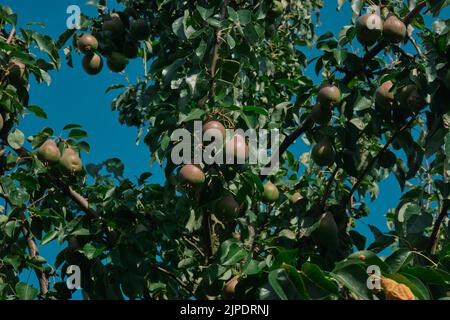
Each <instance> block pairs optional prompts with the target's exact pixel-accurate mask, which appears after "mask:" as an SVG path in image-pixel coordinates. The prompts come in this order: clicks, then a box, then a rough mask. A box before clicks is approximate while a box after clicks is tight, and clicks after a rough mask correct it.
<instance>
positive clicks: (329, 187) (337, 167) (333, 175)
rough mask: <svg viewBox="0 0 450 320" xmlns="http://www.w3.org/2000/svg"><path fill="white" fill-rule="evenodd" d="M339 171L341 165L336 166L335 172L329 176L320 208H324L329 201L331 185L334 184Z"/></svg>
mask: <svg viewBox="0 0 450 320" xmlns="http://www.w3.org/2000/svg"><path fill="white" fill-rule="evenodd" d="M338 171H339V166H336V168H334V170H333V172H332V173H331V176H330V177H329V178H328V181H327V185H326V186H325V191H324V193H323V197H322V200H321V201H320V208H321V209H324V208H325V205H326V203H327V199H328V197H329V196H330V194H331V186H332V185H333V182H334V179H335V178H336V175H337V173H338Z"/></svg>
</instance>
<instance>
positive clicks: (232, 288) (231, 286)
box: [223, 275, 239, 296]
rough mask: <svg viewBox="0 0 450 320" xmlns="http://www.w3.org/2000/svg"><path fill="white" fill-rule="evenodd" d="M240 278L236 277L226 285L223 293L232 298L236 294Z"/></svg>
mask: <svg viewBox="0 0 450 320" xmlns="http://www.w3.org/2000/svg"><path fill="white" fill-rule="evenodd" d="M238 281H239V276H238V275H237V276H234V277H233V278H231V279H230V280H228V281H227V283H226V284H225V286H224V288H223V291H224V293H225V294H227V295H229V296H232V295H234V293H235V292H236V285H237V284H238Z"/></svg>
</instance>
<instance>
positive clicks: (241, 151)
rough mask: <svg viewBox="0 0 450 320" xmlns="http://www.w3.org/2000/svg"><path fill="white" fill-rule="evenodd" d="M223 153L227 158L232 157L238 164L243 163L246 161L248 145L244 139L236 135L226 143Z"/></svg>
mask: <svg viewBox="0 0 450 320" xmlns="http://www.w3.org/2000/svg"><path fill="white" fill-rule="evenodd" d="M225 152H226V154H227V157H233V158H234V159H235V160H237V161H238V162H245V160H247V159H248V154H249V150H248V145H247V142H246V141H245V138H244V137H243V136H242V135H240V134H236V135H234V137H233V138H231V139H230V140H229V141H227V142H226V145H225Z"/></svg>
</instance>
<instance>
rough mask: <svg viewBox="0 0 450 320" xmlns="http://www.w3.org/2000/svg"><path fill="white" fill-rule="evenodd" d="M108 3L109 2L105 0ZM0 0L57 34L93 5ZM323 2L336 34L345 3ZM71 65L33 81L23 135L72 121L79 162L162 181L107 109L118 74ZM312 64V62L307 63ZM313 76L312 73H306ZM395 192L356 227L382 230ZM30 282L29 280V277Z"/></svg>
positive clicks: (326, 27) (326, 25) (393, 185)
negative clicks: (78, 130) (74, 11)
mask: <svg viewBox="0 0 450 320" xmlns="http://www.w3.org/2000/svg"><path fill="white" fill-rule="evenodd" d="M110 2H111V3H113V1H110ZM2 3H3V4H5V5H8V6H10V7H12V8H13V10H14V11H15V12H16V13H18V15H19V25H20V26H21V27H24V25H25V23H27V22H43V23H45V24H46V27H45V29H42V28H41V27H38V26H33V27H32V28H33V29H35V30H40V31H41V32H43V33H46V34H49V35H50V36H52V37H54V38H56V37H58V35H59V34H60V33H61V32H62V31H64V29H65V25H66V19H67V17H68V15H67V14H66V9H67V7H68V6H69V5H72V4H78V5H79V6H80V7H81V9H82V12H83V13H85V14H87V15H91V16H92V15H95V14H96V9H95V8H94V7H92V6H87V5H85V1H74V0H69V1H67V0H39V1H36V0H4V1H2ZM325 3H326V6H325V8H324V9H323V10H322V12H321V25H320V26H319V28H318V29H317V32H318V34H322V33H324V32H326V31H331V32H333V33H334V34H335V35H337V32H338V31H339V30H340V28H341V27H342V26H343V25H346V24H350V23H351V21H350V18H351V12H350V8H349V6H348V4H346V5H345V6H344V7H343V8H342V10H341V11H340V12H339V13H337V12H336V1H331V0H326V1H325ZM306 53H307V55H308V57H310V58H311V57H314V56H315V55H316V54H317V52H316V51H315V50H311V51H309V52H306ZM73 58H74V66H75V68H74V69H71V68H69V67H68V66H67V65H66V64H65V63H63V65H62V68H61V70H60V71H58V72H52V73H51V76H52V84H51V85H50V86H49V87H48V86H46V85H45V84H42V85H36V84H35V83H33V84H32V88H31V97H30V104H35V105H39V106H41V107H43V108H44V109H45V110H46V112H47V115H48V120H42V119H37V118H36V117H34V116H32V115H30V116H27V117H26V118H25V119H24V120H23V121H22V125H21V130H22V131H24V133H25V135H26V136H28V135H32V134H35V133H37V132H39V131H40V130H41V129H42V128H43V127H44V126H49V127H52V128H53V129H55V132H56V133H58V132H59V131H60V130H61V129H62V127H63V126H64V125H66V124H68V123H77V124H80V125H82V126H83V128H84V129H85V130H86V131H87V132H88V133H89V137H88V142H89V143H90V145H91V153H90V154H84V155H83V161H84V163H85V164H87V163H99V162H101V161H103V160H105V159H108V158H112V157H118V158H120V159H122V160H123V162H124V163H125V175H126V176H127V177H130V178H133V177H135V176H138V175H139V174H140V173H142V172H144V171H149V170H150V171H151V172H152V173H153V177H152V178H151V180H152V181H155V182H161V181H162V179H163V175H162V173H161V170H160V169H159V168H158V167H157V166H154V167H153V168H151V167H150V164H149V159H150V157H149V151H148V148H147V147H146V146H145V145H143V144H141V145H139V146H136V144H135V139H136V137H137V130H136V129H135V128H128V127H126V126H122V125H120V124H119V122H118V114H117V113H114V112H112V111H111V106H110V103H111V100H112V99H113V98H114V97H115V94H116V93H117V92H114V91H113V92H112V93H109V94H105V89H106V88H108V87H109V86H110V85H112V84H116V83H125V79H124V76H123V75H118V74H113V73H111V72H110V71H109V70H107V68H104V69H103V71H102V72H101V74H100V75H98V76H95V77H92V76H89V75H87V74H86V73H84V72H83V70H82V67H81V61H80V60H81V57H80V56H77V55H76V54H75V55H74V56H73ZM311 69H313V67H311ZM126 71H127V75H128V78H129V79H130V81H132V82H134V81H135V79H136V77H137V76H139V75H140V74H142V73H143V69H142V63H141V62H140V61H138V60H135V61H132V62H131V63H130V65H129V66H128V68H127V70H126ZM308 74H309V75H310V76H312V77H314V79H315V81H317V82H319V81H320V79H317V77H315V75H314V73H313V72H309V73H308ZM301 144H302V143H301V140H300V139H299V140H298V142H297V144H296V145H295V146H294V147H293V149H292V151H293V152H294V153H295V154H299V153H300V152H304V150H305V149H304V147H302V146H301ZM399 196H400V190H399V188H398V184H397V182H396V180H395V178H394V177H393V176H392V177H390V178H389V179H387V180H385V181H384V182H382V183H381V184H380V198H379V199H378V200H377V201H375V202H374V203H370V204H369V206H370V208H371V215H370V216H369V217H368V218H365V219H362V220H361V221H360V222H358V228H359V230H360V231H362V232H363V233H364V234H366V235H368V236H369V238H370V235H369V234H368V228H367V227H366V224H369V223H370V224H374V225H376V226H378V227H379V228H380V229H382V230H387V227H386V225H385V218H384V214H385V213H386V212H387V210H388V209H389V208H392V207H395V206H396V204H397V202H398V199H399ZM41 252H42V255H43V256H45V257H47V258H48V260H49V261H50V262H51V261H53V259H52V257H53V256H54V255H55V247H54V246H47V247H44V248H42V249H41ZM33 283H34V281H33Z"/></svg>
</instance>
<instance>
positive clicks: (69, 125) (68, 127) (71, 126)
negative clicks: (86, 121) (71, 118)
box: [63, 123, 81, 131]
mask: <svg viewBox="0 0 450 320" xmlns="http://www.w3.org/2000/svg"><path fill="white" fill-rule="evenodd" d="M75 128H81V126H80V125H79V124H73V123H71V124H67V125H65V126H64V128H63V131H65V130H70V129H75Z"/></svg>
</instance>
